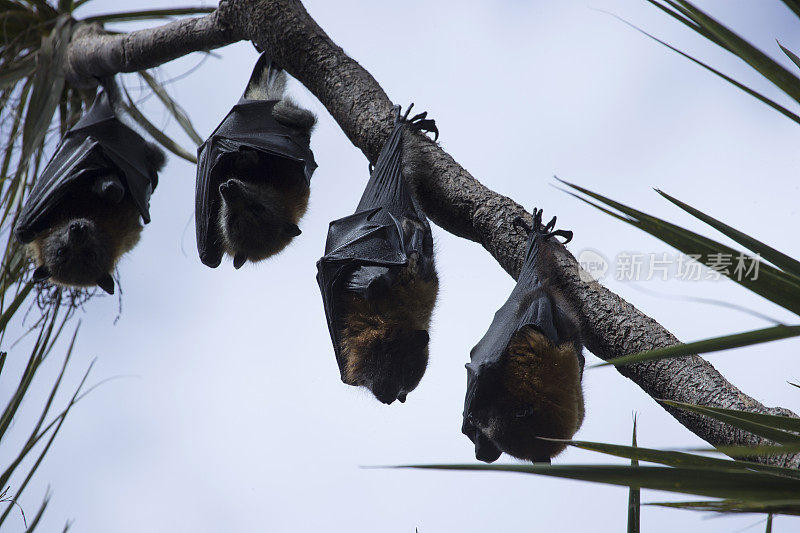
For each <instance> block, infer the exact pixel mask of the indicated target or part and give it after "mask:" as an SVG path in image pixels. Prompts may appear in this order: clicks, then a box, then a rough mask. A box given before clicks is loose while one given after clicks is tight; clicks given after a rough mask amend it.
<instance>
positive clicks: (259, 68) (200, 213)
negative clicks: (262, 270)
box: [195, 54, 317, 269]
mask: <svg viewBox="0 0 800 533" xmlns="http://www.w3.org/2000/svg"><path fill="white" fill-rule="evenodd" d="M285 85H286V73H285V72H284V71H283V70H281V69H280V68H278V67H277V66H276V65H274V64H273V63H272V62H271V61H270V60H269V58H268V57H267V56H266V55H264V54H262V55H261V56H260V57H259V59H258V62H257V63H256V66H255V68H254V70H253V74H252V76H251V77H250V81H249V83H248V84H247V89H246V90H245V93H244V95H243V96H242V98H241V99H240V100H239V102H238V103H237V104H236V105H235V106H233V109H232V110H231V111H230V112H229V113H228V115H227V116H226V117H225V118H224V119H223V121H222V122H221V123H220V125H219V126H217V128H216V129H215V130H214V132H213V133H212V134H211V136H209V138H208V139H207V140H206V142H205V143H203V145H202V146H201V147H200V148H199V149H198V152H197V154H198V155H197V160H198V162H197V188H196V193H195V224H196V229H197V251H198V253H199V254H200V260H201V261H202V262H203V263H204V264H205V265H207V266H210V267H212V268H216V267H217V266H219V264H220V262H221V261H222V256H223V255H224V254H228V255H230V256H231V257H233V266H234V267H235V268H237V269H238V268H241V266H242V265H244V263H245V262H247V261H248V260H249V261H251V262H258V261H261V260H263V259H266V258H267V257H270V256H272V255H274V254H276V253H278V252H280V251H281V250H283V249H284V248H285V247H286V246H287V245H288V244H289V243H290V242H291V240H292V239H293V238H294V237H296V236H297V235H300V228H298V226H297V224H298V222H299V221H300V218H301V217H302V216H303V214H305V211H306V208H307V206H308V195H309V183H310V180H311V175H312V174H313V173H314V169H316V168H317V164H316V163H315V162H314V155H313V154H312V152H311V149H310V148H309V144H310V141H311V130H312V129H313V127H314V124H315V122H316V117H314V114H313V113H311V112H310V111H307V110H305V109H302V108H300V107H298V106H297V105H296V104H295V103H293V102H292V101H291V100H290V99H289V98H288V97H286V96H284V91H285Z"/></svg>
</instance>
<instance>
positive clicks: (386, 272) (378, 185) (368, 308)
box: [317, 107, 439, 404]
mask: <svg viewBox="0 0 800 533" xmlns="http://www.w3.org/2000/svg"><path fill="white" fill-rule="evenodd" d="M410 109H411V108H410V107H409V111H410ZM395 111H396V113H397V116H396V119H395V125H394V129H393V130H392V133H391V134H390V135H389V138H388V139H387V140H386V143H385V144H384V146H383V148H382V150H381V152H380V155H379V156H378V161H377V163H376V165H375V168H374V169H373V171H372V174H371V175H370V179H369V182H368V183H367V186H366V189H365V190H364V193H363V195H362V197H361V201H360V202H359V204H358V207H357V208H356V211H355V213H354V214H352V215H350V216H347V217H344V218H342V219H339V220H335V221H333V222H331V224H330V228H329V230H328V240H327V242H326V244H325V255H324V257H322V258H321V259H320V260H319V261H318V262H317V282H318V283H319V287H320V290H321V291H322V300H323V304H324V306H325V316H326V318H327V320H328V329H329V330H330V334H331V339H332V341H333V348H334V352H335V353H336V361H337V363H338V365H339V371H340V374H341V378H342V381H343V382H344V383H347V384H348V385H354V386H363V387H367V388H368V389H370V390H371V391H372V393H373V394H374V395H375V397H376V398H377V399H378V400H380V401H381V402H383V403H385V404H390V403H392V402H393V401H394V400H395V399H399V400H400V401H401V402H404V401H405V399H406V395H407V394H408V393H409V392H410V391H412V390H414V388H415V387H416V386H417V384H418V383H419V381H420V380H421V379H422V376H423V374H424V373H425V368H426V366H427V363H428V341H429V335H428V329H429V327H430V319H431V314H432V312H433V307H434V304H435V302H436V294H437V292H438V287H439V281H438V277H437V274H436V268H435V265H434V257H433V237H432V235H431V228H430V225H429V224H428V219H427V218H426V217H425V214H424V213H423V212H422V210H421V209H420V208H419V206H418V205H417V203H416V202H415V201H414V199H413V198H412V196H411V194H410V192H409V190H408V186H407V184H406V181H405V178H404V177H403V172H402V165H401V163H402V157H403V153H402V150H403V143H402V137H403V134H404V130H405V128H414V129H417V130H424V131H433V132H436V133H437V134H438V131H437V130H436V126H435V123H434V121H433V120H431V119H426V118H425V117H426V113H421V114H420V115H417V116H415V117H414V118H412V119H410V120H409V119H408V118H407V117H408V112H407V113H406V114H405V116H403V117H402V118H401V117H400V108H399V107H397V108H395Z"/></svg>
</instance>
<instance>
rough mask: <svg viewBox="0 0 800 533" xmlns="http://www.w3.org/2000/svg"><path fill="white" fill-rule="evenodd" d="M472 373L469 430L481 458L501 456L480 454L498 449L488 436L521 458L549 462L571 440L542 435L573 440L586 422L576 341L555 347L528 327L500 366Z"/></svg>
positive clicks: (467, 415)
mask: <svg viewBox="0 0 800 533" xmlns="http://www.w3.org/2000/svg"><path fill="white" fill-rule="evenodd" d="M468 368H469V366H468ZM470 372H471V375H470V387H469V389H468V391H467V404H466V409H465V413H464V418H465V425H464V429H465V431H464V433H465V434H466V435H467V436H469V437H470V439H472V440H473V442H474V443H475V445H476V456H477V458H478V459H480V460H484V461H488V462H491V461H493V460H494V459H496V458H497V456H496V455H494V453H488V454H486V455H484V457H481V456H480V455H479V452H481V453H482V450H480V449H479V447H482V448H483V450H486V451H487V452H494V450H492V449H491V447H490V446H488V445H487V444H488V443H486V442H483V439H484V438H485V439H488V440H489V441H491V443H492V444H493V445H494V446H496V448H497V449H499V450H501V451H503V452H506V453H508V454H509V455H512V456H514V457H517V458H519V459H527V460H529V461H534V462H549V461H550V458H551V457H554V456H555V455H557V454H558V453H560V452H561V451H562V450H563V449H564V447H565V444H564V443H560V442H552V441H547V440H542V439H540V438H539V437H547V438H556V439H570V438H572V436H573V435H574V434H575V432H576V431H577V430H578V428H579V427H580V425H581V423H582V422H583V409H584V408H583V392H582V390H581V384H580V380H581V368H580V357H579V354H578V353H577V352H576V349H575V345H574V344H573V343H572V342H565V343H563V344H560V345H558V346H555V345H553V344H552V343H551V342H550V340H549V339H548V338H547V337H546V336H545V335H544V334H542V333H541V332H540V331H539V330H538V329H537V328H536V327H534V326H531V325H528V326H524V327H522V328H521V329H520V330H519V331H518V332H517V333H516V334H515V335H514V336H513V337H512V339H511V341H510V342H509V345H508V348H507V349H506V351H505V353H504V354H503V355H502V357H501V359H500V360H499V362H498V364H496V365H494V366H485V367H482V368H471V369H470ZM479 445H482V446H479ZM497 455H499V453H498V454H497Z"/></svg>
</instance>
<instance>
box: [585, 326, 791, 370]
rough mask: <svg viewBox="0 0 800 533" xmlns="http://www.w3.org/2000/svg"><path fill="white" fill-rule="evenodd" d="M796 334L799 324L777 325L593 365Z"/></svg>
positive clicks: (727, 347) (698, 351)
mask: <svg viewBox="0 0 800 533" xmlns="http://www.w3.org/2000/svg"><path fill="white" fill-rule="evenodd" d="M798 335H800V326H784V325H778V326H772V327H769V328H764V329H757V330H754V331H747V332H744V333H735V334H733V335H725V336H722V337H714V338H711V339H705V340H701V341H695V342H688V343H685V344H676V345H674V346H668V347H666V348H657V349H655V350H649V351H647V352H638V353H634V354H631V355H624V356H622V357H617V358H614V359H611V360H609V361H605V362H603V363H598V364H597V365H594V366H595V367H602V366H609V365H614V366H621V365H629V364H631V363H641V362H643V361H658V360H661V359H672V358H675V357H685V356H687V355H695V354H707V353H712V352H718V351H721V350H730V349H733V348H741V347H743V346H751V345H753V344H762V343H765V342H770V341H776V340H780V339H788V338H790V337H797V336H798Z"/></svg>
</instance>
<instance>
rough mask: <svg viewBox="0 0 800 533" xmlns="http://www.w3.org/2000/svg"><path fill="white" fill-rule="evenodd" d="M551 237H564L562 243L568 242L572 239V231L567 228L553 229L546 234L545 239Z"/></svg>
mask: <svg viewBox="0 0 800 533" xmlns="http://www.w3.org/2000/svg"><path fill="white" fill-rule="evenodd" d="M551 237H564V242H562V243H561V244H567V243H568V242H569V241H571V240H572V232H571V231H569V230H566V229H557V230H555V231H551V232H550V233H546V234H545V235H544V238H545V239H549V238H551Z"/></svg>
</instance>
